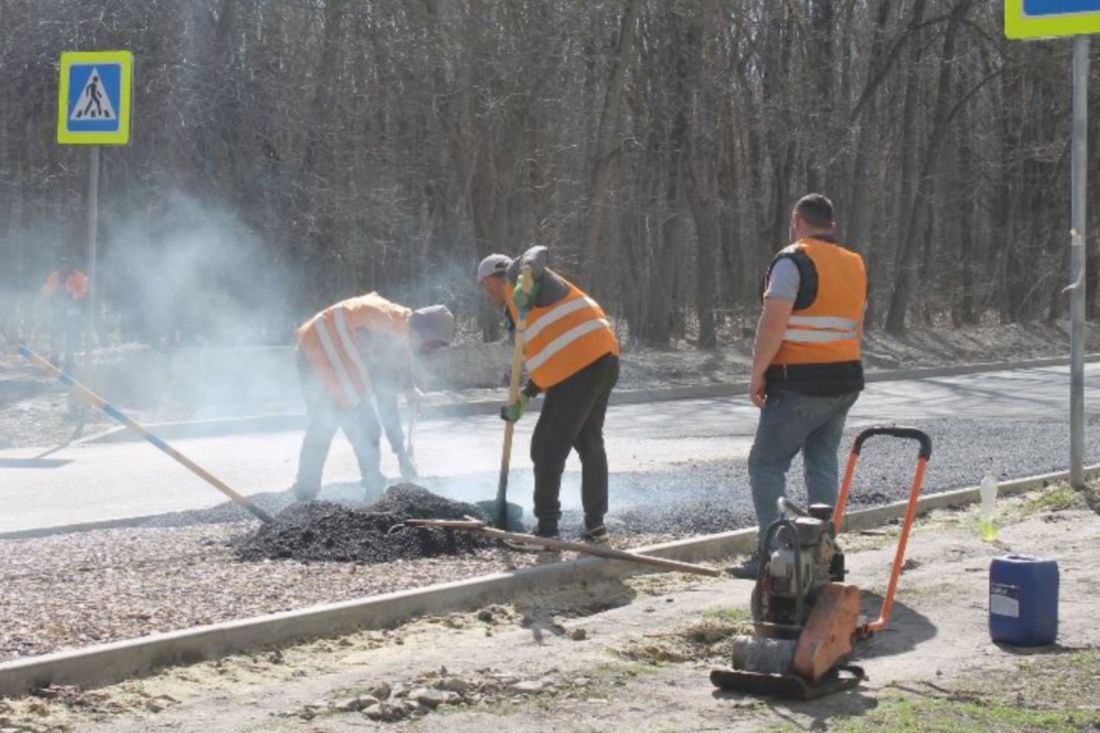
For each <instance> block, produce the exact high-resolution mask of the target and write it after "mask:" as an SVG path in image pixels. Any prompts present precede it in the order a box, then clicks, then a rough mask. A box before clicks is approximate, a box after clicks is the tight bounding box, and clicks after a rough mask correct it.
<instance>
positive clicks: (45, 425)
mask: <svg viewBox="0 0 1100 733" xmlns="http://www.w3.org/2000/svg"><path fill="white" fill-rule="evenodd" d="M752 325H753V324H752V323H749V322H744V323H741V322H738V323H736V324H733V323H728V324H726V325H725V326H724V327H723V331H722V338H721V339H720V344H721V346H720V348H719V349H718V350H716V351H713V352H704V351H699V350H698V349H696V348H695V346H694V345H693V344H692V343H691V342H689V341H686V340H679V341H676V342H675V343H674V344H673V345H672V347H671V348H669V349H667V350H658V349H647V348H626V350H625V351H624V354H623V359H622V375H621V377H620V378H619V384H618V389H639V388H653V387H667V386H670V385H700V384H719V383H724V382H731V381H738V380H742V379H745V378H746V375H747V374H748V370H749V367H750V365H751V361H752ZM1089 331H1090V333H1089V335H1088V343H1097V342H1098V341H1097V337H1100V324H1089ZM1068 333H1069V331H1068V324H1067V323H1066V322H1062V321H1058V322H1054V323H1027V324H1012V325H993V324H990V325H983V326H972V327H966V328H957V329H956V328H952V327H950V326H949V325H945V326H944V327H921V328H912V329H910V330H909V331H908V332H907V333H906V334H905V335H904V336H901V337H896V336H891V335H889V334H887V333H885V332H883V331H881V330H877V331H871V332H869V333H867V334H866V337H865V340H864V362H865V364H866V366H867V367H868V369H900V368H910V367H918V366H938V365H945V364H958V363H976V362H990V361H1006V360H1017V359H1029V358H1037V357H1046V356H1065V355H1068V353H1069V335H1068ZM475 392H476V391H475ZM103 396H104V397H105V398H106V399H108V400H110V399H114V397H113V396H112V395H110V394H105V395H103ZM126 410H127V412H128V413H129V414H130V416H131V417H133V418H134V419H135V420H138V421H139V422H161V421H171V420H184V419H188V417H189V415H190V411H191V406H188V405H184V404H177V403H165V404H161V405H157V406H154V407H149V406H146V407H144V408H142V409H135V408H132V407H130V406H126ZM81 420H84V421H85V422H84V424H83V427H82V428H81V434H83V435H91V434H93V433H95V432H98V431H101V430H104V429H106V428H109V427H113V426H114V425H115V423H114V422H113V421H111V420H110V419H108V418H106V417H105V416H103V415H102V414H101V413H99V412H98V411H96V410H90V409H87V408H85V407H84V406H83V405H82V404H80V403H79V402H78V401H77V400H75V399H72V400H71V399H70V398H69V397H68V395H67V393H66V391H65V389H64V387H62V386H61V385H60V384H58V383H57V381H56V380H54V379H53V378H52V377H49V376H46V375H44V374H43V373H42V372H41V371H39V370H38V369H37V368H36V367H35V366H33V365H31V364H30V363H29V362H27V361H26V360H24V359H22V357H19V356H18V355H15V354H10V353H7V354H0V450H3V449H5V448H21V447H28V446H36V447H42V448H48V447H51V446H58V445H60V444H62V443H64V442H65V441H66V440H69V439H70V438H71V437H73V435H74V432H75V431H76V427H77V425H78V424H79V423H80V421H81Z"/></svg>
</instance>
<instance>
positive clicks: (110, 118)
mask: <svg viewBox="0 0 1100 733" xmlns="http://www.w3.org/2000/svg"><path fill="white" fill-rule="evenodd" d="M132 69H133V56H132V55H131V54H130V52H129V51H92V52H68V53H64V54H62V55H61V79H60V83H59V84H58V90H57V91H58V99H57V140H58V142H61V143H69V144H92V145H125V144H126V143H128V142H130V86H131V81H132V78H133V72H132Z"/></svg>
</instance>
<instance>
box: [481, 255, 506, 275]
mask: <svg viewBox="0 0 1100 733" xmlns="http://www.w3.org/2000/svg"><path fill="white" fill-rule="evenodd" d="M511 264H512V258H511V257H509V256H508V255H489V256H488V257H486V258H485V259H483V260H482V261H481V263H480V264H479V265H478V266H477V279H478V281H479V282H480V281H481V280H484V279H485V278H487V277H489V276H490V275H496V274H497V273H503V272H504V271H505V270H507V269H508V266H509V265H511Z"/></svg>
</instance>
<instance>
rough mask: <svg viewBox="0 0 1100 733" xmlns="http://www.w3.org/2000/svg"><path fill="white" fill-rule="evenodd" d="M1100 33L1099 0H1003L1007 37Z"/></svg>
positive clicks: (1048, 36)
mask: <svg viewBox="0 0 1100 733" xmlns="http://www.w3.org/2000/svg"><path fill="white" fill-rule="evenodd" d="M1094 33H1100V0H1005V35H1006V36H1007V37H1008V38H1053V37H1055V36H1082V35H1091V34H1094Z"/></svg>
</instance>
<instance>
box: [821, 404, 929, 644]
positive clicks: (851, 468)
mask: <svg viewBox="0 0 1100 733" xmlns="http://www.w3.org/2000/svg"><path fill="white" fill-rule="evenodd" d="M875 435H889V436H891V437H895V438H904V439H912V440H916V441H917V442H918V443H920V452H919V453H918V454H917V470H916V472H915V473H914V474H913V484H912V486H911V487H910V488H909V503H908V504H907V505H906V507H905V519H904V521H903V522H902V525H901V535H900V536H899V537H898V549H897V552H896V553H895V554H894V566H893V568H892V569H891V571H890V585H889V586H888V587H887V589H886V597H885V598H884V599H883V601H882V610H881V612H880V613H879V617H878V619H876V620H875V621H872V622H871V623H869V624H866V625H864V626H863V627H862V629H860V632H861V633H862V634H863V635H869V634H872V633H874V632H876V631H881V630H882V629H884V628H885V627H886V622H887V621H889V619H890V610H891V609H892V608H893V606H894V594H895V593H896V592H897V589H898V578H899V577H900V576H901V566H902V563H904V562H905V546H906V544H907V543H908V542H909V530H910V529H912V527H913V520H914V519H915V518H916V516H917V499H919V498H920V491H921V485H922V484H923V483H924V470H925V468H927V466H928V459H929V458H931V457H932V439H931V438H930V437H928V434H927V433H925V432H924V431H922V430H917V429H916V428H903V427H895V426H892V425H888V426H876V427H871V428H867V429H866V430H864V431H863V432H861V433H860V434H859V435H857V436H856V440H855V443H853V445H852V452H851V453H850V454H849V455H848V466H847V468H846V469H845V470H844V481H843V483H841V485H840V493H839V495H838V496H837V502H836V509H835V510H834V511H833V528H834V529H835V530H836V531H837V533H839V532H840V522H841V519H842V518H843V517H844V508H845V506H846V505H847V503H848V491H849V490H850V489H851V488H852V478H853V477H854V476H855V472H856V464H857V463H859V454H860V451H861V450H863V444H864V442H866V441H867V439H868V438H871V437H873V436H875Z"/></svg>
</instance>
